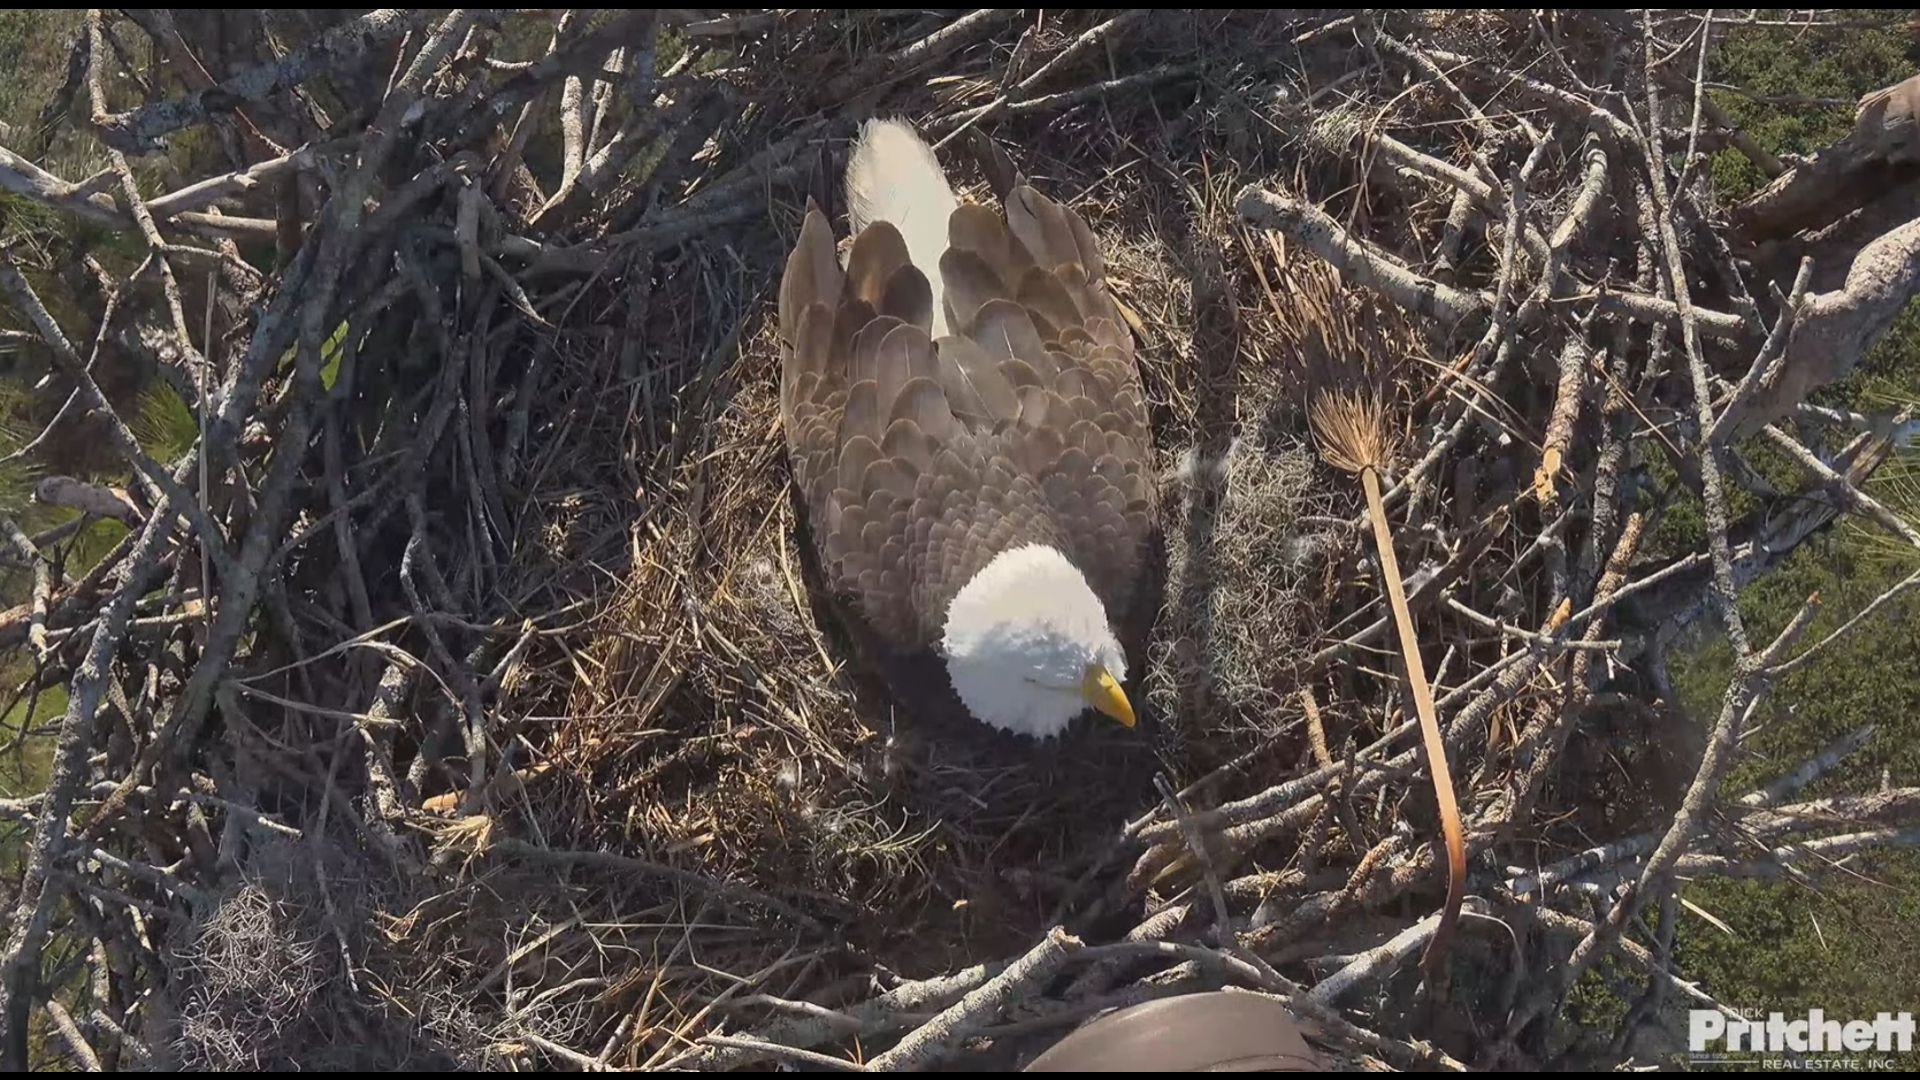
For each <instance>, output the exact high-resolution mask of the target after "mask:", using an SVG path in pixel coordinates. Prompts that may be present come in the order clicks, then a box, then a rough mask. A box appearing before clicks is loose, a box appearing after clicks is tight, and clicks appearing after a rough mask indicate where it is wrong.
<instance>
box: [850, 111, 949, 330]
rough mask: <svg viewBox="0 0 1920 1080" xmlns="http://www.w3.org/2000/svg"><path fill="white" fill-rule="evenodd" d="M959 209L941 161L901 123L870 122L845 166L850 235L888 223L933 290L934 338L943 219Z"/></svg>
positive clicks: (940, 316)
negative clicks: (851, 232)
mask: <svg viewBox="0 0 1920 1080" xmlns="http://www.w3.org/2000/svg"><path fill="white" fill-rule="evenodd" d="M959 205H960V201H959V200H958V199H957V198H955V197H954V194H953V186H952V185H951V184H949V183H947V174H946V173H945V172H944V171H942V170H941V168H940V161H939V159H938V158H936V157H934V155H933V147H931V146H928V145H927V143H926V140H924V139H922V138H921V137H920V135H919V133H918V132H916V131H914V130H913V126H912V125H911V124H908V123H907V122H906V121H904V120H869V121H867V123H866V126H865V127H863V128H861V130H860V142H859V144H858V145H856V146H855V147H854V150H853V160H851V161H850V162H848V163H847V216H848V217H849V218H850V219H851V224H852V226H853V234H854V235H855V236H858V235H859V234H860V230H861V229H864V228H866V227H867V226H868V225H869V224H871V223H873V222H875V221H886V222H890V223H892V225H893V227H894V228H896V229H899V230H900V236H901V238H902V239H904V240H905V241H906V242H907V254H908V255H909V256H910V257H911V258H912V259H913V265H915V266H917V267H919V268H920V272H921V273H923V274H925V275H926V276H927V284H929V285H931V286H932V287H933V336H934V337H935V338H939V337H941V336H942V335H944V334H945V333H946V332H947V305H946V291H945V289H944V287H943V284H942V282H941V280H940V256H941V255H944V254H945V253H946V250H947V219H948V218H950V217H952V216H953V212H954V210H955V209H957V208H958V207H959Z"/></svg>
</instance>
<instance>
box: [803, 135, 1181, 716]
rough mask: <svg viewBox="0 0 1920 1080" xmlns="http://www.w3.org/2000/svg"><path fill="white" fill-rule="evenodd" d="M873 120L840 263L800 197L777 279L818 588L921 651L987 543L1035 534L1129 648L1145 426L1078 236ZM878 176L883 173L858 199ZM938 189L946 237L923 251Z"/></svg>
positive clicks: (1029, 202)
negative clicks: (986, 198) (979, 192)
mask: <svg viewBox="0 0 1920 1080" xmlns="http://www.w3.org/2000/svg"><path fill="white" fill-rule="evenodd" d="M875 128H876V125H869V128H868V132H867V133H866V135H865V136H863V140H862V144H861V146H860V148H859V149H858V150H857V151H856V153H855V155H854V164H853V165H852V166H850V167H849V175H848V188H849V202H850V204H851V205H852V207H853V215H852V216H853V218H854V221H855V223H856V228H857V229H858V231H857V232H856V233H855V239H854V243H853V245H852V250H851V252H850V253H849V255H848V258H847V262H846V265H845V269H844V270H842V268H841V265H840V263H839V261H838V259H837V258H836V257H835V250H834V239H833V232H832V229H831V228H830V226H829V225H828V223H827V220H826V217H825V215H824V214H822V213H821V212H820V211H819V209H818V208H817V207H812V206H810V207H809V208H808V212H807V216H806V221H805V223H804V224H803V226H802V228H801V231H800V238H799V241H798V242H797V244H796V246H795V248H794V250H793V252H792V254H791V255H790V256H789V257H788V260H787V270H786V276H785V278H784V279H783V281H782V283H781V290H780V322H781V333H782V337H783V339H784V342H785V346H786V347H785V349H784V353H783V367H782V371H781V409H782V420H783V425H784V428H785V431H786V437H787V446H788V450H789V454H790V458H791V462H792V466H793V473H794V480H795V483H796V486H797V488H798V491H799V494H800V498H801V501H802V502H803V504H804V507H805V510H806V513H807V517H808V527H809V532H810V534H811V537H812V543H813V546H814V549H815V550H814V554H815V555H816V556H817V558H818V560H819V566H820V569H821V572H822V573H823V575H824V579H825V584H826V585H827V587H828V589H829V590H830V592H831V593H832V594H833V596H834V598H835V599H836V600H837V601H838V604H839V606H840V607H841V608H842V609H843V614H848V615H852V616H854V617H855V618H857V619H858V620H859V621H860V622H861V623H863V624H865V629H867V630H868V631H870V635H868V636H871V637H872V638H873V639H875V640H878V641H880V642H884V643H885V644H886V648H888V649H889V650H891V651H893V652H894V653H896V654H898V655H902V656H905V655H911V654H923V653H926V652H929V651H931V650H932V649H933V648H934V646H935V644H936V643H937V642H938V640H939V635H940V632H941V625H942V619H943V618H944V615H945V612H946V610H947V608H948V606H949V604H950V603H951V602H952V599H953V597H954V595H955V594H956V593H957V592H958V591H959V590H960V588H961V587H962V586H963V585H965V584H966V583H967V582H968V581H969V580H970V579H971V578H972V577H973V575H975V574H976V573H978V572H979V571H980V570H981V569H982V568H983V567H984V566H985V565H986V564H987V563H988V562H989V561H990V560H991V559H992V558H993V557H994V556H995V555H996V554H998V553H1000V552H1003V551H1006V550H1008V549H1010V548H1014V547H1017V546H1020V545H1023V544H1030V543H1037V544H1045V545H1049V546H1052V547H1054V548H1057V549H1058V550H1059V551H1061V552H1062V553H1063V554H1065V555H1066V556H1067V558H1068V559H1069V560H1070V561H1071V562H1072V563H1073V564H1074V565H1075V566H1076V567H1078V568H1079V570H1080V571H1081V573H1082V574H1083V575H1084V576H1085V577H1086V579H1087V582H1088V584H1089V585H1090V586H1091V587H1092V588H1093V590H1094V592H1095V594H1096V595H1097V596H1098V597H1099V599H1100V600H1101V602H1102V603H1103V604H1104V605H1105V606H1106V608H1107V610H1108V611H1109V612H1110V613H1112V616H1113V618H1114V620H1115V623H1116V629H1118V630H1120V631H1121V633H1122V641H1123V643H1124V645H1125V647H1126V648H1127V649H1128V651H1130V652H1132V653H1134V655H1135V656H1136V657H1138V656H1139V649H1140V648H1141V644H1142V643H1141V640H1140V638H1141V636H1142V635H1143V634H1144V631H1145V626H1144V624H1143V623H1138V622H1136V621H1134V620H1136V619H1137V618H1138V613H1139V612H1141V611H1142V610H1143V609H1147V610H1148V611H1149V613H1148V615H1147V617H1148V618H1150V607H1151V600H1150V597H1151V592H1152V589H1153V587H1154V586H1155V584H1157V568H1155V567H1152V566H1149V565H1148V564H1149V562H1150V561H1151V559H1152V548H1153V542H1154V541H1155V540H1157V532H1156V524H1155V523H1156V521H1157V513H1156V506H1155V494H1154V488H1153V486H1152V483H1151V472H1150V469H1149V459H1150V455H1151V452H1152V442H1151V434H1150V429H1149V427H1148V416H1147V407H1146V401H1145V396H1144V394H1143V392H1142V389H1141V383H1140V376H1139V371H1138V368H1137V367H1136V365H1135V361H1134V355H1133V341H1132V337H1131V335H1130V334H1129V332H1128V330H1127V327H1126V324H1125V323H1124V322H1122V321H1121V318H1120V315H1119V312H1118V310H1117V309H1116V308H1115V306H1114V304H1113V301H1112V299H1111V298H1110V297H1109V296H1108V295H1107V291H1106V287H1105V281H1104V264H1103V261H1102V259H1101V257H1100V253H1099V249H1098V245H1097V243H1096V242H1095V240H1094V237H1093V234H1092V233H1091V232H1090V231H1089V230H1088V228H1087V226H1086V223H1085V222H1084V221H1083V220H1082V219H1081V218H1080V216H1079V215H1078V214H1076V213H1074V212H1073V211H1072V210H1070V209H1068V208H1066V207H1064V206H1061V205H1060V204H1058V203H1055V202H1054V201H1052V200H1051V199H1048V198H1047V197H1046V196H1044V195H1041V194H1039V193H1038V192H1036V191H1034V190H1033V189H1032V188H1031V187H1030V186H1028V185H1027V183H1026V182H1025V180H1024V179H1022V180H1020V181H1018V182H1017V183H1016V184H1015V186H1014V187H1013V189H1012V190H1011V191H1010V192H1009V193H1008V196H1007V199H1006V207H1005V214H1004V216H1003V215H1002V214H1001V213H998V212H995V211H994V210H992V209H989V208H987V207H982V206H957V205H955V204H954V202H953V197H952V193H951V190H950V189H949V188H948V187H947V184H946V180H945V177H944V176H943V175H941V174H939V172H938V164H937V162H935V161H934V159H933V157H932V153H931V151H930V150H928V149H927V147H926V145H925V144H924V143H923V142H921V141H920V139H919V137H918V136H917V135H914V134H913V132H912V130H911V129H910V128H905V127H904V125H899V126H885V127H882V128H880V131H879V133H878V135H877V136H876V132H875ZM903 136H904V138H903ZM929 169H930V170H931V178H929V176H928V175H927V173H928V170H929ZM876 177H883V178H892V181H893V183H892V186H888V187H884V188H882V189H881V190H879V191H878V193H877V194H875V193H874V192H871V191H868V192H867V194H869V195H873V196H874V197H871V198H867V199H866V200H865V201H863V199H862V192H861V191H860V190H856V188H857V186H858V185H860V184H864V183H866V182H867V181H868V180H871V179H872V178H876ZM863 178H864V179H863ZM936 181H937V182H936ZM915 185H918V186H915ZM941 207H951V209H948V210H947V211H946V219H945V220H946V226H945V237H944V239H945V240H946V241H948V242H947V243H942V244H941V245H940V250H939V251H938V252H937V253H936V254H934V255H931V256H930V255H928V254H926V253H927V252H928V251H929V250H930V249H929V244H930V241H929V240H928V239H927V237H928V230H927V228H926V224H927V219H928V217H929V214H930V213H932V212H934V210H937V209H938V208H941ZM930 208H932V209H930ZM868 214H872V215H873V216H871V217H867V216H865V215H868ZM895 215H899V217H896V216H895ZM899 221H904V222H905V227H904V229H903V228H902V227H901V226H900V225H899V224H897V222H899ZM862 225H863V226H864V227H860V226H862ZM935 312H941V313H943V314H944V315H945V316H946V320H945V321H946V323H947V326H948V327H949V334H948V335H947V336H937V335H935V334H934V333H933V328H934V324H935V321H934V313H935ZM894 689H895V691H896V694H898V693H900V692H902V691H905V692H906V693H909V694H912V693H916V692H919V691H920V688H918V687H899V686H896V687H895V688H894Z"/></svg>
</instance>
